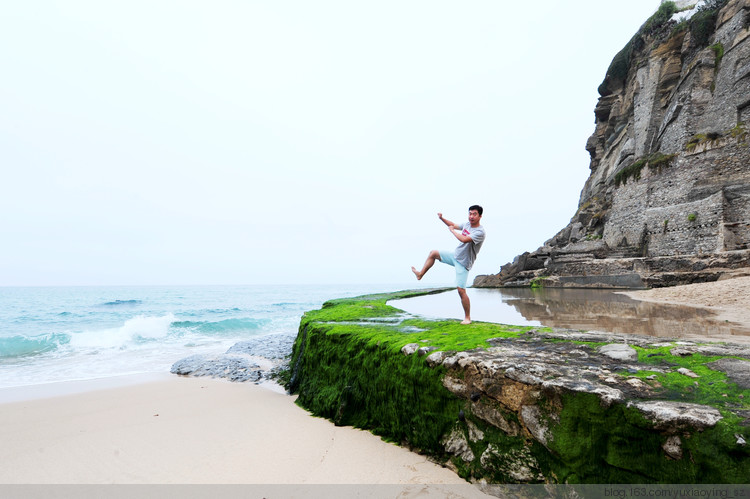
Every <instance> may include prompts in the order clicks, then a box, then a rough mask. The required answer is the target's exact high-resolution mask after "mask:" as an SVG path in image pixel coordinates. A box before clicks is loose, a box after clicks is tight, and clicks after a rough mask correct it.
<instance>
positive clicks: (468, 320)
mask: <svg viewBox="0 0 750 499" xmlns="http://www.w3.org/2000/svg"><path fill="white" fill-rule="evenodd" d="M461 324H471V319H464V320H462V321H461Z"/></svg>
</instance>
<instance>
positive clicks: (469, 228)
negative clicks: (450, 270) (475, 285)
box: [411, 204, 484, 324]
mask: <svg viewBox="0 0 750 499" xmlns="http://www.w3.org/2000/svg"><path fill="white" fill-rule="evenodd" d="M483 211H484V210H483V209H482V207H481V206H479V205H477V204H475V205H472V206H470V207H469V221H468V222H466V223H465V224H463V225H456V224H454V223H453V222H451V221H450V220H448V219H446V218H443V214H442V213H438V218H439V219H440V220H441V221H442V222H443V223H444V224H445V225H447V226H448V230H450V231H451V234H453V235H454V236H455V237H456V239H458V240H459V241H461V244H459V245H458V247H457V248H456V250H455V251H453V252H450V251H438V250H432V251H430V254H429V255H428V256H427V261H425V262H424V267H422V270H417V269H416V268H414V267H412V268H411V271H412V272H414V275H415V276H417V280H420V279H422V277H424V275H425V274H426V273H427V271H428V270H430V268H432V265H433V264H434V263H435V260H440V261H441V262H443V263H447V264H448V265H452V266H453V267H455V269H456V287H457V288H458V296H459V297H461V306H462V307H463V309H464V320H463V321H461V324H471V314H470V311H471V303H470V302H469V295H468V294H466V281H467V279H468V277H469V270H471V267H472V266H473V265H474V260H476V258H477V253H479V249H480V248H481V247H482V243H483V242H484V227H482V226H481V225H480V224H479V222H480V221H481V220H482V212H483Z"/></svg>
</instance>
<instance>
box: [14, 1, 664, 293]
mask: <svg viewBox="0 0 750 499" xmlns="http://www.w3.org/2000/svg"><path fill="white" fill-rule="evenodd" d="M658 5H659V1H658V0H631V1H628V2H621V1H610V0H606V1H602V0H574V1H569V2H562V1H553V0H537V1H535V2H520V1H517V2H508V1H499V0H492V1H467V2H458V1H454V2H446V1H435V0H429V1H408V0H407V1H404V0H400V1H387V0H386V1H383V0H380V1H377V2H358V1H351V0H342V1H328V0H325V1H320V0H313V1H310V0H305V1H271V0H269V1H252V0H246V1H226V0H212V1H173V2H166V1H159V0H149V1H132V0H131V1H127V2H114V1H101V0H95V1H90V2H85V1H76V0H65V1H60V2H54V1H33V2H25V1H18V2H3V5H2V7H0V67H2V78H0V162H1V164H2V177H0V285H97V284H107V285H110V284H111V285H116V284H126V285H130V284H135V285H138V284H270V283H285V284H286V283H401V282H410V281H411V279H412V278H413V276H412V275H411V272H410V270H409V269H410V267H411V266H412V265H415V266H418V267H419V266H421V265H422V263H423V262H424V259H425V257H426V255H427V253H428V252H429V250H430V249H433V248H435V249H451V248H454V247H455V246H456V245H457V244H458V241H457V240H456V239H455V238H453V236H451V235H450V234H449V233H448V231H447V229H446V228H445V226H444V225H443V224H442V223H441V222H440V221H439V220H438V218H437V215H436V214H437V212H442V213H443V214H444V216H446V217H447V218H448V219H450V220H453V221H455V222H463V221H465V220H466V215H467V209H468V206H469V205H471V204H474V203H478V204H481V205H482V206H484V208H485V213H484V217H483V219H482V224H483V225H484V227H485V229H486V231H487V239H486V242H485V245H484V247H483V249H482V251H481V253H480V254H479V258H478V260H477V263H476V265H475V266H474V269H473V271H472V273H471V275H470V280H472V279H473V278H474V276H475V275H477V274H487V273H495V272H497V271H498V270H499V268H500V266H501V265H503V264H505V263H507V262H508V261H510V260H512V259H513V257H514V256H515V255H517V254H520V253H522V252H524V251H531V250H534V249H536V248H537V247H539V246H540V245H541V244H542V243H543V242H544V241H545V240H547V239H549V238H550V237H552V236H553V235H554V234H555V233H556V232H557V231H558V230H560V229H561V228H563V227H564V226H565V225H566V224H567V223H568V221H569V220H570V218H571V217H572V216H573V215H574V213H575V211H576V208H577V205H578V199H579V195H580V192H581V188H582V187H583V184H584V182H585V180H586V178H587V177H588V174H589V169H588V165H589V156H588V153H587V152H586V150H585V144H586V139H587V138H588V137H589V136H590V135H591V134H592V133H593V131H594V112H593V111H594V106H595V105H596V102H597V99H598V94H597V92H596V88H597V86H598V85H599V84H600V83H601V81H602V79H603V78H604V74H605V71H606V69H607V67H608V66H609V63H610V61H611V60H612V58H613V57H614V55H615V54H616V53H617V52H618V51H619V50H620V49H621V48H622V47H623V46H624V45H625V43H626V42H627V41H628V40H629V39H630V37H631V36H632V35H633V34H634V33H635V32H636V30H637V29H638V27H639V26H640V25H641V24H642V23H643V22H644V21H645V20H646V19H647V18H648V17H649V16H650V15H651V14H652V13H653V12H654V11H655V10H656V8H657V7H658ZM441 267H443V268H439V269H438V268H437V267H436V270H435V271H434V272H432V273H431V274H428V276H427V277H425V281H426V282H427V283H428V284H433V285H442V284H446V283H447V284H450V282H451V281H452V278H453V273H452V269H449V268H448V267H447V266H441Z"/></svg>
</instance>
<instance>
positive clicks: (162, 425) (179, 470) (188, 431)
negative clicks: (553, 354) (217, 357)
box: [0, 375, 478, 495]
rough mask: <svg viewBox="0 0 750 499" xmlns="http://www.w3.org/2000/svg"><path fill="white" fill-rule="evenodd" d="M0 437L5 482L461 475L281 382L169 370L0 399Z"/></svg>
mask: <svg viewBox="0 0 750 499" xmlns="http://www.w3.org/2000/svg"><path fill="white" fill-rule="evenodd" d="M0 395H2V394H1V393H0ZM0 441H1V442H3V445H2V446H0V462H2V463H3V465H2V466H1V467H0V483H2V484H71V483H73V484H216V483H220V484H432V485H434V486H439V485H440V484H446V485H448V484H459V485H467V484H466V482H465V481H464V480H462V479H461V478H460V477H458V476H457V475H456V474H455V473H453V472H452V471H450V470H448V469H446V468H443V467H441V466H439V465H437V464H434V463H432V462H430V461H428V460H427V459H426V458H425V457H424V456H420V455H418V454H416V453H413V452H410V451H408V450H407V449H405V448H401V447H399V446H396V445H393V444H389V443H386V442H384V441H383V440H381V439H380V438H379V437H377V436H375V435H372V434H370V433H368V432H365V431H361V430H357V429H354V428H350V427H336V426H334V425H333V424H332V423H330V422H329V421H327V420H324V419H321V418H315V417H312V416H311V415H310V414H309V413H308V412H306V411H305V410H304V409H301V408H300V407H298V406H296V405H295V404H294V398H293V397H290V396H288V395H286V394H283V393H279V392H277V391H273V390H270V389H268V388H264V387H260V386H256V385H253V384H247V383H245V384H240V383H230V382H227V381H223V380H216V379H206V378H184V377H178V376H175V375H164V376H163V377H161V379H159V380H154V381H147V382H142V383H137V384H132V385H127V386H118V387H114V388H109V389H95V390H93V391H85V392H81V393H72V394H68V395H64V396H54V397H43V398H36V399H33V400H23V401H15V402H5V403H1V404H0ZM472 489H473V488H472ZM471 492H472V490H471V489H468V494H469V495H471ZM477 493H478V491H477Z"/></svg>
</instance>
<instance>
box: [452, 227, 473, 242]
mask: <svg viewBox="0 0 750 499" xmlns="http://www.w3.org/2000/svg"><path fill="white" fill-rule="evenodd" d="M460 228H461V227H452V226H449V227H448V229H449V230H450V231H451V234H453V235H454V236H456V239H458V240H459V241H461V242H462V243H470V242H472V241H473V239H472V238H471V236H464V235H463V234H462V233H461V231H460V230H458V229H460Z"/></svg>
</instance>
